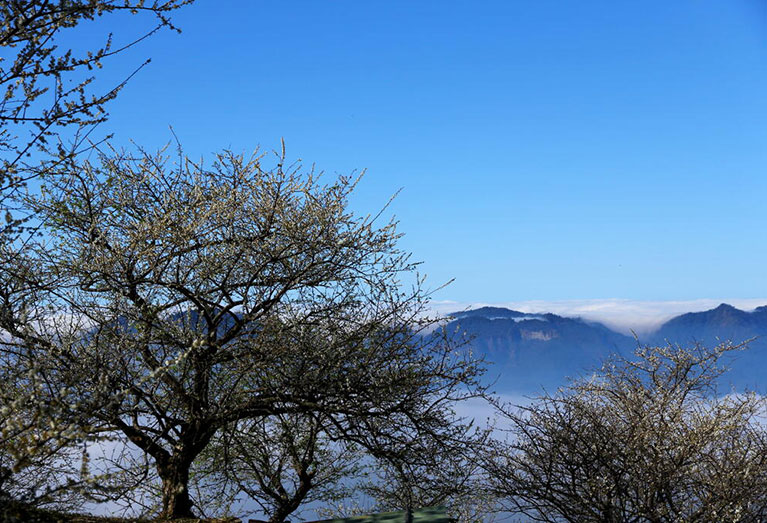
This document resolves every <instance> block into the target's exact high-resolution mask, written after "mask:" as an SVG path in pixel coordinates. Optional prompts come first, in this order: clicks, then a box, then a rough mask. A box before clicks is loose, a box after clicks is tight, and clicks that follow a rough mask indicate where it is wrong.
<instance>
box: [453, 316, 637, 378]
mask: <svg viewBox="0 0 767 523" xmlns="http://www.w3.org/2000/svg"><path fill="white" fill-rule="evenodd" d="M449 317H450V318H451V320H450V322H449V323H448V325H447V328H448V331H449V332H451V333H453V335H454V336H455V337H456V339H459V340H464V341H466V342H467V343H468V345H469V346H470V347H471V348H472V349H473V350H474V351H476V353H477V354H478V355H479V356H483V357H484V358H485V359H486V360H487V361H488V362H489V363H492V364H488V373H487V375H488V377H489V378H490V379H491V380H496V379H497V382H496V387H495V388H496V390H498V391H503V390H515V391H532V392H534V391H540V390H541V386H544V387H547V388H555V387H557V386H558V385H561V384H562V383H563V382H564V378H565V377H566V376H570V377H576V376H579V375H582V374H584V373H587V372H589V371H591V370H593V369H594V368H596V367H598V366H599V365H600V364H601V362H602V360H603V359H604V358H605V357H607V356H608V355H609V354H611V353H613V352H626V351H627V350H629V349H630V348H632V347H633V346H634V345H635V341H634V340H633V339H632V338H629V337H628V336H624V335H623V334H619V333H617V332H614V331H612V330H610V329H608V328H607V327H605V326H604V325H602V324H600V323H594V322H587V321H584V320H582V319H579V318H565V317H562V316H558V315H556V314H548V313H546V314H528V313H524V312H519V311H513V310H509V309H503V308H499V307H482V308H480V309H474V310H470V311H464V312H456V313H453V314H451V315H449Z"/></svg>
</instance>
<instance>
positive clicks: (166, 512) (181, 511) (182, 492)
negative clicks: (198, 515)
mask: <svg viewBox="0 0 767 523" xmlns="http://www.w3.org/2000/svg"><path fill="white" fill-rule="evenodd" d="M190 466H191V461H190V460H179V459H173V458H171V459H169V460H168V461H167V463H165V464H163V465H158V467H157V472H158V473H159V475H160V479H162V512H161V513H160V517H161V518H165V519H177V518H193V517H194V513H193V512H192V500H191V499H190V498H189V467H190Z"/></svg>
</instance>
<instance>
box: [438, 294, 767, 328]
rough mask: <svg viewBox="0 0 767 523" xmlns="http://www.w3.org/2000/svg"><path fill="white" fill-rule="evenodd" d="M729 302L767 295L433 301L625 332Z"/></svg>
mask: <svg viewBox="0 0 767 523" xmlns="http://www.w3.org/2000/svg"><path fill="white" fill-rule="evenodd" d="M720 303H728V304H730V305H732V306H733V307H737V308H738V309H742V310H745V311H750V310H753V309H755V308H756V307H759V306H760V305H767V298H731V299H728V298H721V299H714V298H702V299H698V300H677V301H649V300H645V301H641V300H628V299H619V298H611V299H593V300H554V301H546V300H532V301H508V302H496V303H487V302H474V303H465V302H457V301H449V300H443V301H434V302H432V303H431V308H432V309H433V310H434V311H435V312H436V313H437V314H447V313H450V312H457V311H462V310H468V309H476V308H479V307H486V306H491V307H506V308H507V309H513V310H516V311H520V312H527V313H532V314H539V313H546V312H551V313H554V314H558V315H560V316H567V317H580V318H583V319H585V320H588V321H598V322H600V323H603V324H605V325H607V326H608V327H610V328H611V329H614V330H616V331H618V332H622V333H624V334H631V331H632V330H633V331H634V332H636V333H637V334H647V333H649V332H652V331H653V330H655V329H657V328H658V327H660V325H661V324H662V323H663V322H665V321H666V320H668V319H670V318H673V317H674V316H677V315H679V314H684V313H686V312H700V311H705V310H709V309H713V308H715V307H717V306H718V305H719V304H720Z"/></svg>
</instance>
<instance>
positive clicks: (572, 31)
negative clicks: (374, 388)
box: [78, 0, 767, 303]
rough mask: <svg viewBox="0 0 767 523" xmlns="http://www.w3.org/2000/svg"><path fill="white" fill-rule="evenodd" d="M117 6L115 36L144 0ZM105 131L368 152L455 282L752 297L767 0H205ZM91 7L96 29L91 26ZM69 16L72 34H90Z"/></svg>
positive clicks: (140, 54)
mask: <svg viewBox="0 0 767 523" xmlns="http://www.w3.org/2000/svg"><path fill="white" fill-rule="evenodd" d="M107 20H111V22H109V23H111V24H112V27H113V30H114V31H115V39H116V41H117V42H118V43H119V42H122V41H124V40H125V39H126V38H128V37H129V36H130V35H131V34H135V33H136V32H137V31H138V30H139V29H140V27H141V23H140V22H139V21H137V20H135V19H128V18H125V19H122V18H120V19H119V20H118V21H115V19H114V18H111V19H107ZM175 21H176V22H177V23H178V25H179V26H181V28H182V29H183V33H182V34H180V35H177V34H173V33H170V32H164V33H162V34H159V35H156V36H155V37H153V38H151V39H149V40H147V41H145V42H143V43H142V44H141V45H139V46H137V47H136V48H134V49H132V50H131V51H130V52H129V53H126V54H125V55H121V56H120V57H119V59H117V60H114V61H112V62H111V63H109V64H107V66H106V70H105V72H104V75H103V76H101V77H100V78H99V82H100V83H102V85H108V83H109V82H113V81H116V80H117V79H119V78H121V77H123V76H124V75H125V74H126V73H128V72H130V71H131V70H132V68H133V67H135V66H136V65H137V64H138V63H140V62H141V61H142V59H143V58H146V57H149V56H151V57H152V63H151V64H150V65H149V66H147V67H146V68H144V69H143V70H142V71H140V73H139V74H138V75H137V76H136V77H135V78H133V80H132V81H131V82H130V83H129V84H128V86H127V87H126V89H125V90H124V92H123V93H122V95H121V96H120V97H119V98H118V99H117V100H116V101H115V102H114V103H113V104H112V105H111V106H110V112H111V115H112V118H111V120H110V122H109V123H108V124H107V125H106V126H104V127H103V129H104V131H106V130H109V131H114V132H116V141H117V143H127V142H128V140H130V139H133V140H135V141H136V142H137V143H139V144H142V145H144V146H146V147H149V148H156V147H158V146H160V145H162V144H164V143H166V142H167V141H168V140H169V139H170V138H171V135H170V132H169V130H168V126H169V125H172V126H173V128H174V130H175V132H176V134H177V135H178V136H179V138H180V139H181V141H182V142H183V144H184V145H185V147H186V149H187V151H188V152H190V153H191V154H193V155H200V154H209V153H211V152H213V151H217V150H220V149H222V148H232V149H234V150H237V151H250V150H252V149H253V148H254V147H255V146H256V145H259V144H260V145H261V146H262V147H263V148H266V149H272V148H276V147H278V145H279V141H280V139H281V138H284V139H285V140H286V143H287V147H288V154H289V155H290V157H291V158H301V159H302V160H303V161H304V162H305V163H307V164H311V163H314V164H316V165H317V167H318V168H319V169H322V170H325V171H327V172H328V173H331V174H332V173H349V172H351V171H353V170H355V169H357V170H359V169H367V175H366V177H365V178H364V181H363V182H362V184H361V186H360V187H359V190H358V192H357V194H356V195H355V197H354V200H353V202H352V204H353V206H354V208H355V209H356V210H358V211H359V212H362V213H367V212H376V211H377V210H378V209H379V208H380V207H381V206H382V205H384V204H385V203H386V201H387V200H388V198H389V196H390V195H392V194H393V193H395V192H396V191H397V190H398V189H400V188H402V189H403V190H402V192H401V194H400V195H399V197H398V198H397V199H396V200H395V202H394V204H393V205H392V207H391V208H390V209H391V212H392V213H393V214H395V215H396V217H397V218H398V219H399V220H400V227H401V230H402V232H404V233H405V237H404V238H403V239H402V242H401V245H402V247H403V248H405V249H407V250H409V251H412V252H413V253H414V258H415V259H418V260H423V262H424V264H423V271H424V272H425V273H427V274H428V276H429V278H428V282H429V283H430V285H431V286H437V285H439V284H441V283H443V282H445V281H447V280H449V279H451V278H455V282H454V283H453V284H452V285H450V286H448V287H447V288H446V289H444V290H441V291H439V292H438V293H436V295H435V298H436V299H438V300H455V301H456V302H460V303H474V302H483V303H494V302H518V301H529V300H579V299H600V298H622V299H628V300H646V301H648V300H649V301H652V300H696V299H701V298H720V297H721V298H725V297H726V298H760V297H765V296H767V271H766V270H765V267H766V266H767V265H765V260H767V238H765V233H764V231H765V226H767V217H766V215H765V207H767V170H766V168H767V3H765V2H762V1H761V0H728V1H726V2H724V1H721V0H717V1H710V0H678V1H675V2H667V1H645V2H608V1H600V2H596V1H584V0H582V1H578V2H574V1H573V2H561V1H557V2H554V1H527V2H518V1H483V2H458V1H444V0H443V1H431V2H426V1H421V2H404V1H402V2H400V1H365V2H359V1H316V0H314V1H257V0H239V1H234V0H221V1H217V2H212V1H208V0H198V2H197V3H196V4H194V5H192V6H190V7H188V8H185V9H183V10H182V11H181V12H179V13H178V14H177V16H176V17H175ZM103 28H104V24H94V25H93V27H91V28H87V29H89V30H92V31H93V32H92V33H91V35H90V36H94V35H98V34H100V33H99V30H101V31H103ZM78 38H84V36H83V34H82V33H81V34H80V35H79V36H78Z"/></svg>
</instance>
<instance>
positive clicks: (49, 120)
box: [0, 0, 192, 233]
mask: <svg viewBox="0 0 767 523" xmlns="http://www.w3.org/2000/svg"><path fill="white" fill-rule="evenodd" d="M191 1H192V0H153V1H149V2H148V1H145V0H56V1H49V0H2V1H0V52H2V54H0V89H2V92H0V206H2V207H1V208H0V210H2V211H3V212H4V213H5V222H6V224H5V229H6V230H5V232H6V233H8V232H13V231H17V230H18V227H19V225H20V224H21V220H22V218H23V214H22V217H21V218H20V217H18V216H14V214H13V213H12V212H11V211H12V210H13V209H14V208H15V209H19V207H18V206H15V205H14V202H13V201H12V197H13V195H14V194H15V193H16V190H17V189H19V188H21V187H23V186H24V184H25V182H26V181H28V180H29V179H30V178H32V177H34V176H37V175H38V174H39V172H40V171H41V170H44V169H46V168H48V166H50V165H51V164H54V165H55V164H56V163H58V162H60V161H62V160H64V159H66V158H71V157H72V156H73V155H76V154H77V153H78V152H82V150H83V148H84V147H88V144H87V141H86V138H87V135H88V131H89V130H90V129H92V128H93V126H95V125H96V124H98V123H101V122H103V121H105V120H106V118H107V112H106V107H105V106H106V104H107V103H108V102H109V101H111V100H112V99H114V98H115V97H116V96H117V95H118V93H119V92H120V90H121V89H122V88H123V87H124V86H125V83H126V82H127V80H128V78H130V76H132V74H129V75H127V76H126V78H125V80H123V81H121V82H119V83H118V84H116V85H113V86H110V87H108V88H104V89H103V90H97V89H95V88H94V80H95V76H94V74H93V71H94V69H100V68H101V67H102V66H103V64H104V62H105V60H107V59H109V58H110V57H112V56H114V55H116V54H118V53H120V52H123V51H125V50H126V49H128V48H130V47H132V46H133V45H135V44H136V43H138V42H139V41H141V40H143V39H145V38H147V37H148V36H150V35H152V34H153V33H155V32H156V31H157V30H158V29H160V28H161V27H168V28H171V29H176V28H175V27H174V26H173V24H172V21H171V18H170V14H171V12H172V11H174V10H176V9H177V8H179V7H181V6H182V5H184V4H188V3H190V2H191ZM118 12H126V13H131V14H139V13H146V14H150V15H152V17H153V18H154V19H155V21H156V24H155V25H154V27H153V28H151V29H150V30H148V31H146V32H143V33H141V34H139V35H135V36H134V37H133V38H132V39H131V40H130V41H128V42H127V43H125V44H122V45H120V46H115V45H113V40H112V34H111V33H108V34H107V33H105V34H104V35H103V41H102V42H101V43H100V44H97V45H96V46H91V47H90V48H87V49H84V50H83V51H82V53H76V52H74V51H73V50H72V49H71V48H69V49H60V48H59V43H58V41H59V39H60V37H61V35H62V33H70V32H72V31H71V30H72V29H73V28H75V27H76V26H78V25H79V24H82V23H83V22H89V21H93V20H95V19H97V18H100V17H103V16H107V15H110V14H115V13H118ZM146 63H148V61H147V62H145V63H144V64H143V65H146ZM143 65H141V66H139V68H141V67H143ZM134 73H135V71H134ZM62 132H64V136H62V134H61V133H62ZM41 164H42V165H41ZM22 210H23V209H22Z"/></svg>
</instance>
